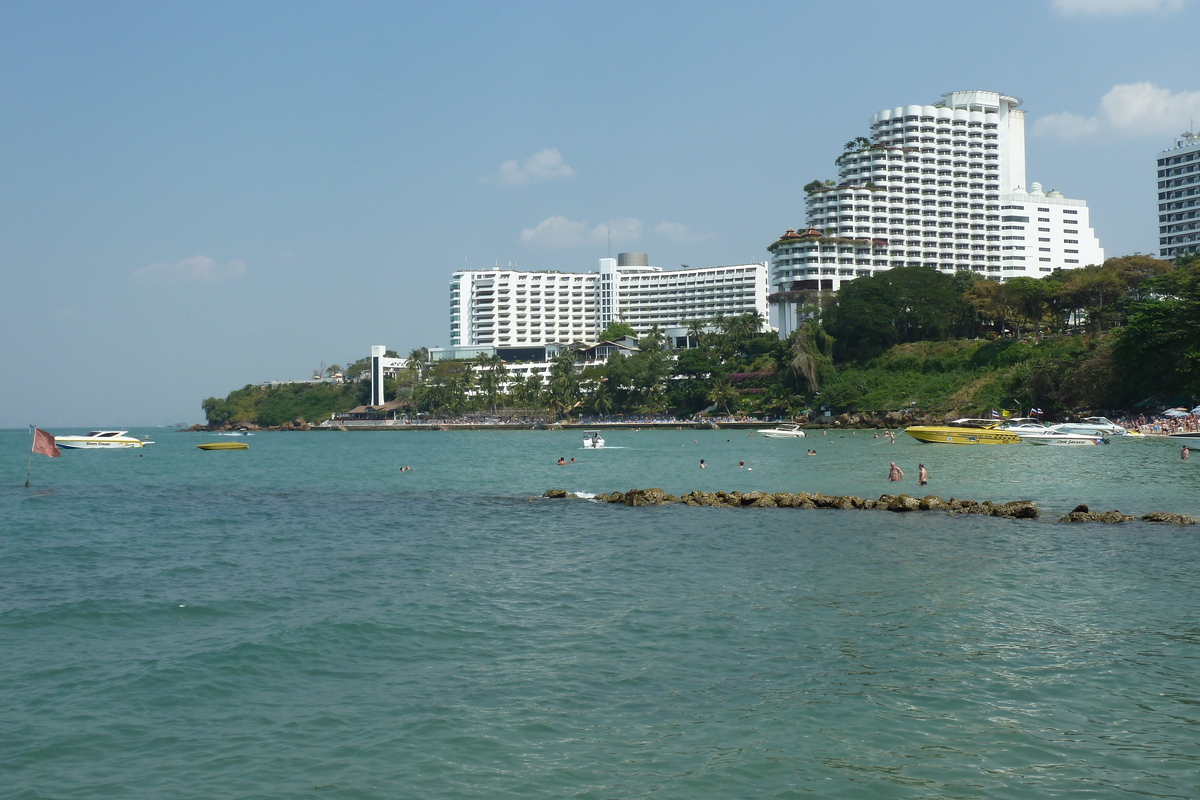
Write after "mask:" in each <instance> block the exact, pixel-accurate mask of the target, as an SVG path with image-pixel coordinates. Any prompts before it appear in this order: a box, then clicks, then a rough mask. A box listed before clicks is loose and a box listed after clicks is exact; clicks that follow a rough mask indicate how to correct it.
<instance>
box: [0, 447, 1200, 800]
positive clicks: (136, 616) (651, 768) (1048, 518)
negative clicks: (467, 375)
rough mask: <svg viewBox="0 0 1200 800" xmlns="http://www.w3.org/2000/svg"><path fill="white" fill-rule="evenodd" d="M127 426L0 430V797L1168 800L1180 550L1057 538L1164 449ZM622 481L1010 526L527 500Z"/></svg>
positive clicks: (1077, 532)
mask: <svg viewBox="0 0 1200 800" xmlns="http://www.w3.org/2000/svg"><path fill="white" fill-rule="evenodd" d="M51 432H52V433H55V434H68V433H77V432H80V431H70V430H52V431H51ZM131 432H132V433H133V434H135V435H138V436H141V437H143V438H150V439H153V440H154V441H155V444H153V445H151V446H147V447H145V448H142V449H133V450H122V451H114V452H82V451H63V454H62V457H60V458H46V457H44V456H41V455H36V454H35V455H31V454H30V453H29V450H30V445H31V441H32V438H31V436H30V433H29V431H28V430H24V429H22V430H5V431H0V475H2V476H3V479H2V481H0V483H2V486H0V532H2V533H0V797H2V798H20V800H34V799H35V798H36V799H39V800H40V799H41V798H47V799H49V798H54V799H55V800H60V799H65V798H81V799H82V798H88V800H94V799H95V798H122V799H123V800H131V799H134V798H147V799H149V798H155V799H156V800H158V799H161V798H206V799H210V798H296V797H312V798H331V799H332V798H355V799H358V798H363V799H366V798H381V799H382V798H429V799H430V800H443V799H450V798H455V799H457V798H588V799H594V800H616V799H624V798H679V799H680V800H684V799H686V800H706V799H707V798H873V799H874V798H1014V799H1015V798H1022V799H1023V800H1024V799H1025V798H1033V797H1039V798H1040V797H1056V798H1126V797H1128V798H1147V797H1153V798H1196V797H1200V526H1176V525H1162V524H1153V523H1148V522H1142V521H1134V522H1128V523H1124V524H1115V525H1105V524H1099V523H1090V524H1061V523H1059V522H1058V518H1059V517H1060V516H1061V515H1063V514H1065V513H1067V512H1068V511H1070V510H1071V509H1072V508H1074V507H1075V506H1076V505H1078V504H1080V503H1083V504H1087V505H1088V506H1090V507H1091V508H1092V510H1098V511H1107V510H1110V509H1118V510H1120V511H1122V512H1125V513H1128V514H1133V515H1135V516H1137V515H1141V514H1144V513H1147V512H1150V511H1169V512H1177V513H1184V514H1190V515H1193V516H1195V517H1197V518H1200V454H1198V455H1197V456H1196V457H1195V458H1192V459H1190V460H1183V459H1181V458H1180V451H1179V448H1177V447H1175V446H1173V445H1172V444H1171V443H1169V442H1167V441H1165V440H1163V439H1158V438H1151V437H1144V438H1134V437H1124V438H1118V439H1115V440H1114V441H1113V442H1112V443H1111V444H1109V445H1107V446H1103V447H1035V446H1032V445H1025V444H1022V445H1012V446H976V447H970V446H967V447H955V446H949V445H930V444H920V443H918V442H916V441H915V440H912V439H911V438H910V437H908V436H906V435H905V434H903V433H900V434H899V436H898V437H897V438H896V440H895V442H894V443H893V442H892V440H891V439H890V438H887V437H883V436H882V435H881V434H880V432H873V431H856V432H849V431H826V432H824V433H823V432H822V431H820V430H815V431H810V432H809V436H808V438H806V439H804V440H798V441H786V440H771V439H764V438H763V437H762V436H752V435H750V433H751V432H749V431H745V430H738V431H733V430H715V431H691V430H665V431H664V430H649V429H642V430H635V429H613V430H606V431H605V438H606V439H607V447H605V448H604V449H600V450H590V449H589V450H585V449H583V447H582V436H581V434H580V433H579V432H577V431H511V430H494V431H490V430H489V431H453V432H441V431H419V432H418V431H405V432H362V431H356V432H335V431H312V432H275V433H270V432H261V433H256V434H255V435H253V436H250V437H246V438H244V439H230V438H225V437H218V436H214V435H213V434H206V433H196V432H175V431H174V430H172V429H169V428H145V429H134V430H132V431H131ZM212 441H242V442H245V443H248V444H249V449H248V450H245V451H221V452H217V451H203V450H199V449H197V448H196V445H197V444H201V443H205V442H212ZM810 449H811V450H815V451H816V455H806V452H807V451H808V450H810ZM560 457H561V458H565V459H567V465H566V466H558V465H557V461H558V459H559V458H560ZM700 459H704V460H705V462H706V465H707V468H706V469H703V470H701V469H700V468H699V462H700ZM892 462H895V463H896V464H897V465H899V466H900V467H901V468H902V469H903V470H904V472H905V477H904V479H903V480H902V481H901V482H899V483H889V482H888V481H887V474H888V469H889V466H890V464H891V463H892ZM739 464H740V466H739ZM919 464H924V465H925V467H926V468H927V469H928V471H929V476H930V480H929V485H928V486H924V487H922V486H918V485H917V479H916V476H917V470H918V465H919ZM405 467H411V469H404V468H405ZM27 476H28V481H29V486H28V487H26V486H25V485H24V484H25V482H26V479H27ZM649 487H659V488H662V489H665V490H666V491H668V492H672V493H676V494H679V493H684V492H687V491H690V490H693V489H702V490H707V491H716V490H735V489H736V490H741V491H750V490H760V491H792V492H798V491H809V492H817V491H819V492H822V493H825V494H850V495H856V496H859V497H878V496H879V495H882V494H885V493H900V492H907V493H909V494H913V495H915V496H924V495H926V494H936V495H938V496H940V497H942V498H950V497H955V498H960V499H974V500H980V501H982V500H993V501H995V502H1005V501H1009V500H1026V499H1028V500H1034V501H1036V502H1037V503H1038V505H1039V507H1040V508H1041V511H1042V516H1041V518H1040V519H1038V520H1010V519H998V518H990V517H981V516H963V515H959V516H954V515H949V514H946V513H942V512H913V513H907V514H898V513H891V512H885V511H838V510H801V509H783V508H781V509H752V508H741V509H714V508H691V507H686V506H680V505H672V506H660V507H647V508H632V507H626V506H623V505H610V504H605V503H600V502H596V501H594V500H588V499H569V500H546V499H542V498H541V495H542V494H543V493H544V492H545V491H546V490H548V489H558V488H561V489H566V490H568V491H571V492H577V493H582V494H585V495H590V494H594V493H599V492H611V491H614V490H621V491H624V490H627V489H630V488H649Z"/></svg>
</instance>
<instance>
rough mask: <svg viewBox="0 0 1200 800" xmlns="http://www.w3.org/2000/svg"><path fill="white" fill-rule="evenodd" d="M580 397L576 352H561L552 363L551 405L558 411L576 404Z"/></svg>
mask: <svg viewBox="0 0 1200 800" xmlns="http://www.w3.org/2000/svg"><path fill="white" fill-rule="evenodd" d="M578 397H579V376H578V375H576V374H575V354H574V353H573V352H571V351H570V350H564V351H562V352H561V353H559V354H558V355H557V356H556V357H555V358H554V361H552V362H551V363H550V405H551V406H552V407H553V408H554V410H555V411H556V412H558V413H562V412H564V411H566V410H568V409H570V408H573V407H574V406H575V403H576V401H577V400H578Z"/></svg>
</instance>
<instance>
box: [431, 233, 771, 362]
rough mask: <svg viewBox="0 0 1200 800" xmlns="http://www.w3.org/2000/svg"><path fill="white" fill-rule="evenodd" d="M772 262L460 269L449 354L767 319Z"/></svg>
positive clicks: (642, 261)
mask: <svg viewBox="0 0 1200 800" xmlns="http://www.w3.org/2000/svg"><path fill="white" fill-rule="evenodd" d="M767 272H768V270H767V263H766V262H765V261H764V262H760V263H756V264H736V265H732V266H723V267H703V268H700V269H690V268H686V267H685V268H683V269H677V270H663V269H661V268H659V267H652V266H650V264H649V259H648V258H647V256H646V254H645V253H620V254H619V255H618V257H617V258H615V259H614V258H602V259H600V269H599V270H598V271H597V272H584V273H577V272H518V271H516V270H502V269H492V270H460V271H458V272H455V273H454V275H453V276H452V277H451V279H450V346H451V347H476V346H493V347H535V346H538V345H543V344H552V343H558V342H577V341H594V340H595V339H596V337H597V336H599V334H600V333H601V332H602V331H603V330H604V329H605V328H607V327H608V326H609V324H610V323H613V322H624V323H627V324H628V325H630V326H631V327H632V328H633V329H634V330H635V331H637V333H638V335H639V336H641V335H645V334H646V333H647V332H648V331H649V330H650V328H651V327H652V326H654V325H658V326H659V327H660V328H668V327H673V326H677V325H679V324H680V323H681V322H687V321H692V320H709V319H712V318H714V317H717V316H720V315H724V316H734V315H737V314H744V313H746V312H748V311H753V312H756V313H759V314H762V315H763V316H766V314H767Z"/></svg>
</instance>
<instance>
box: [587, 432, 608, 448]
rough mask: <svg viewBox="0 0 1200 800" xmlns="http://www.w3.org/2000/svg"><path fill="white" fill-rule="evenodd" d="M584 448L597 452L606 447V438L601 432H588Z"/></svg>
mask: <svg viewBox="0 0 1200 800" xmlns="http://www.w3.org/2000/svg"><path fill="white" fill-rule="evenodd" d="M583 447H584V449H585V450H595V449H597V448H600V447H604V437H603V436H601V435H600V431H587V432H586V433H584V434H583Z"/></svg>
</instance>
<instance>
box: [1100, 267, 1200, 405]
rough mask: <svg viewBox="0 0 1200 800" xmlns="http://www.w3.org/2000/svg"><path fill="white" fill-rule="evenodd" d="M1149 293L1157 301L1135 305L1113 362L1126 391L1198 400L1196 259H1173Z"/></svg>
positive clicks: (1199, 287)
mask: <svg viewBox="0 0 1200 800" xmlns="http://www.w3.org/2000/svg"><path fill="white" fill-rule="evenodd" d="M1151 283H1152V285H1151V286H1150V287H1148V288H1149V289H1150V290H1151V291H1153V290H1154V289H1157V290H1158V291H1159V292H1161V293H1162V296H1161V297H1157V298H1152V299H1147V300H1142V301H1140V302H1137V303H1134V304H1133V305H1132V306H1131V308H1130V310H1129V317H1128V321H1127V323H1126V325H1125V327H1124V329H1123V330H1121V332H1120V338H1119V339H1118V340H1117V343H1116V346H1115V348H1114V351H1113V359H1114V362H1115V363H1116V364H1117V366H1118V367H1120V369H1121V370H1122V372H1123V373H1124V374H1125V375H1126V377H1127V380H1128V382H1129V385H1130V387H1131V388H1130V391H1140V392H1144V393H1145V394H1146V395H1150V394H1158V393H1164V394H1169V393H1186V394H1189V395H1191V396H1192V397H1193V398H1194V397H1195V396H1197V395H1200V255H1196V254H1193V255H1190V256H1186V257H1180V258H1179V259H1176V263H1175V269H1174V270H1173V271H1172V272H1170V273H1167V274H1165V275H1163V276H1161V277H1159V278H1156V279H1153V280H1152V282H1151Z"/></svg>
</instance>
